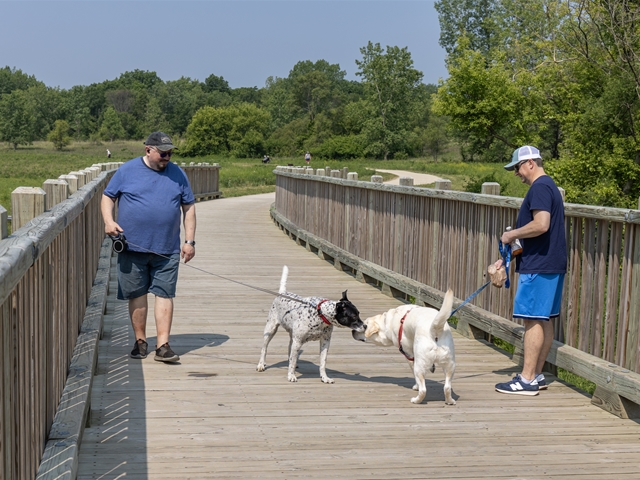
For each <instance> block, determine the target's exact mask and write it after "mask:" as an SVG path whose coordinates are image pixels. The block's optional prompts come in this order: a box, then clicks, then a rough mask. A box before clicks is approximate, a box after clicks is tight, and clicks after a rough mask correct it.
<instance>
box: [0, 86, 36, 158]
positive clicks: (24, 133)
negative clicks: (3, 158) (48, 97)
mask: <svg viewBox="0 0 640 480" xmlns="http://www.w3.org/2000/svg"><path fill="white" fill-rule="evenodd" d="M34 139H35V122H34V115H33V106H32V104H31V102H30V98H29V96H28V94H27V92H26V91H25V90H15V91H13V92H12V93H5V94H3V95H1V96H0V141H3V142H7V143H9V144H11V145H13V149H14V150H16V149H17V148H18V145H30V144H31V143H32V142H33V140H34Z"/></svg>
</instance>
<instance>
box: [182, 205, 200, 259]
mask: <svg viewBox="0 0 640 480" xmlns="http://www.w3.org/2000/svg"><path fill="white" fill-rule="evenodd" d="M182 214H183V215H184V239H185V240H194V241H195V239H196V204H195V203H190V204H188V205H184V204H183V205H182ZM195 255H196V247H194V246H193V245H189V244H188V243H185V244H183V245H182V253H181V255H180V256H181V257H182V258H184V263H187V262H188V261H189V260H191V259H192V258H193V257H194V256H195Z"/></svg>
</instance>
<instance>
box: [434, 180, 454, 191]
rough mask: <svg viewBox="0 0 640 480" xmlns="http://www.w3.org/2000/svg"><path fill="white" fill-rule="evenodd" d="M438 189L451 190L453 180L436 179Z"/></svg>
mask: <svg viewBox="0 0 640 480" xmlns="http://www.w3.org/2000/svg"><path fill="white" fill-rule="evenodd" d="M436 189H437V190H451V180H437V181H436Z"/></svg>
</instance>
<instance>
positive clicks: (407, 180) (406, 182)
mask: <svg viewBox="0 0 640 480" xmlns="http://www.w3.org/2000/svg"><path fill="white" fill-rule="evenodd" d="M399 182H400V185H402V186H404V187H412V186H413V178H411V177H400V180H399Z"/></svg>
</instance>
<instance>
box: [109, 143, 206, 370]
mask: <svg viewBox="0 0 640 480" xmlns="http://www.w3.org/2000/svg"><path fill="white" fill-rule="evenodd" d="M144 144H145V155H144V156H143V157H138V158H134V159H133V160H130V161H128V162H126V163H125V164H124V165H122V166H121V167H120V168H118V170H117V171H116V173H115V174H114V175H113V178H112V179H111V181H110V182H109V185H107V188H106V189H105V190H104V194H103V196H102V203H101V210H102V217H103V219H104V223H105V229H104V230H105V232H106V233H107V235H111V236H116V235H119V234H122V235H124V237H125V238H126V242H127V243H126V245H127V248H126V249H125V250H124V251H123V252H121V253H119V254H118V299H120V300H128V301H129V315H130V317H131V325H132V326H133V333H134V334H135V340H136V341H135V345H134V347H133V350H132V351H131V357H132V358H146V356H147V350H148V344H147V332H146V327H147V311H148V303H147V294H148V293H153V294H154V295H155V304H154V313H155V321H156V331H157V336H156V343H157V345H156V354H155V357H154V359H155V360H157V361H159V362H177V361H178V360H180V357H179V356H178V355H176V354H175V352H174V351H173V350H172V349H171V347H170V346H169V334H170V333H171V323H172V322H173V298H174V297H175V293H176V284H177V282H178V266H179V265H180V258H181V257H182V258H183V259H184V262H185V263H187V262H188V261H189V260H191V259H192V258H193V257H194V255H195V253H196V250H195V245H196V242H195V235H196V208H195V197H194V195H193V192H192V191H191V186H190V185H189V180H188V179H187V176H186V175H185V173H184V171H183V170H182V169H181V168H180V167H178V166H177V165H175V164H173V163H171V155H172V153H173V149H174V148H175V147H174V146H173V144H172V143H171V138H169V136H168V135H166V134H164V133H162V132H153V133H152V134H151V135H149V137H148V138H147V141H146V142H145V143H144ZM116 203H117V204H118V220H117V222H116V221H115V219H114V207H115V205H116ZM181 214H182V216H183V217H184V221H183V223H184V229H185V243H184V244H182V245H180V219H181Z"/></svg>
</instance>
